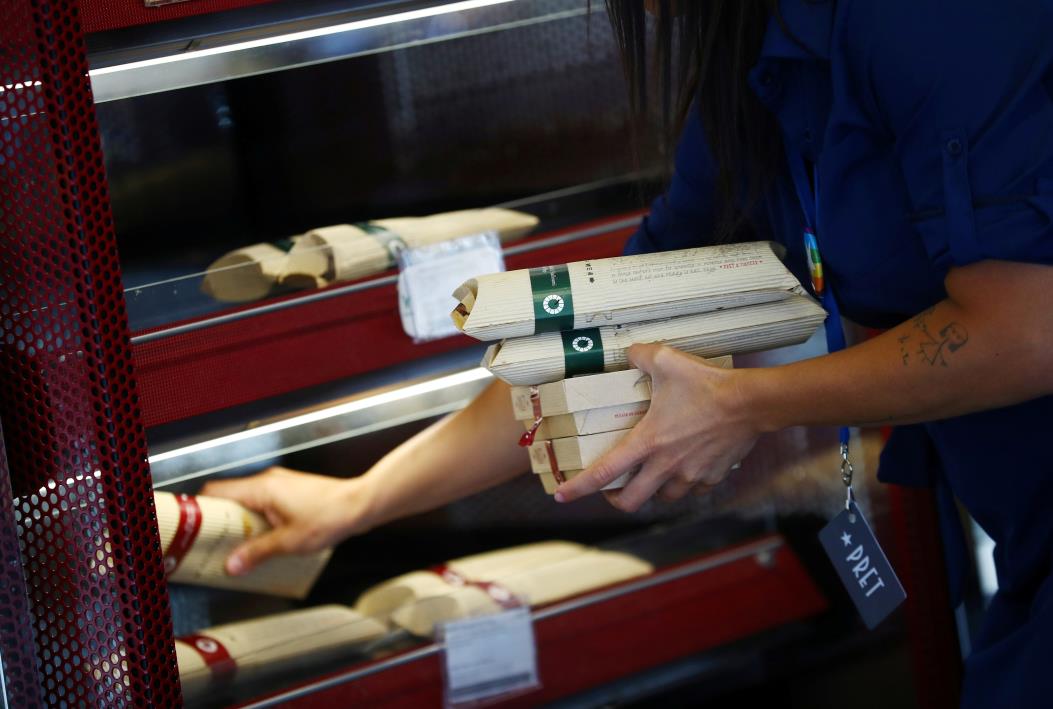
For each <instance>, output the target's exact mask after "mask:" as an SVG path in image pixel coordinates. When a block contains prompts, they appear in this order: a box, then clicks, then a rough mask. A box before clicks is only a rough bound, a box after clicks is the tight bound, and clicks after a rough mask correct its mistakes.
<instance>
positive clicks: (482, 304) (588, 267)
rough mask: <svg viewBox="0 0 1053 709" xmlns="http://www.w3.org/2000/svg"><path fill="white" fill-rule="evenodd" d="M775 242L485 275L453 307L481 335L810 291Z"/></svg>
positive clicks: (460, 321)
mask: <svg viewBox="0 0 1053 709" xmlns="http://www.w3.org/2000/svg"><path fill="white" fill-rule="evenodd" d="M773 248H775V246H774V245H773V244H772V243H771V242H764V241H759V242H753V243H747V244H725V245H721V246H706V247H702V248H696V249H684V250H681V251H666V252H662V253H654V254H643V255H638V256H619V257H615V258H606V259H596V260H593V261H577V262H574V263H569V264H566V265H562V266H546V267H544V268H534V269H529V270H518V271H508V272H505V273H494V274H490V275H484V276H478V277H476V278H473V279H471V280H468V281H466V282H465V283H463V284H462V285H461V286H460V287H459V288H458V289H457V290H456V291H454V294H453V297H454V298H456V299H457V300H459V301H460V302H459V303H458V305H457V307H456V308H455V309H454V311H453V312H452V313H451V316H452V317H453V320H454V322H455V323H456V324H457V327H459V328H460V329H461V330H462V331H463V332H464V333H465V334H466V335H470V336H472V337H474V338H476V339H479V340H500V339H503V338H507V337H525V336H528V335H535V334H538V333H543V332H556V331H566V330H576V329H580V328H586V327H602V326H612V325H624V324H626V323H635V322H644V321H648V320H664V319H666V318H671V317H677V316H682V315H693V314H695V313H704V312H711V311H715V310H723V309H725V308H738V307H742V306H746V305H753V304H757V303H767V302H771V301H776V300H782V299H784V298H787V297H789V296H791V295H794V294H800V293H803V292H804V291H803V289H802V288H801V285H800V283H799V282H798V281H797V279H796V278H795V277H794V275H793V274H792V273H790V271H788V270H787V269H786V267H785V266H784V265H783V263H782V261H780V260H779V257H778V256H777V255H776V254H775V252H774V251H773Z"/></svg>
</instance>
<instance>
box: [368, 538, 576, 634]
mask: <svg viewBox="0 0 1053 709" xmlns="http://www.w3.org/2000/svg"><path fill="white" fill-rule="evenodd" d="M585 550H586V547H584V546H582V545H581V544H576V543H574V542H564V541H549V542H537V543H535V544H524V545H522V546H517V547H512V548H510V549H499V550H497V551H491V552H485V553H483V554H474V555H472V556H466V557H464V558H461V559H454V560H453V561H448V562H446V564H445V567H446V568H447V569H449V570H451V571H452V572H453V573H455V574H458V575H460V576H461V577H463V578H469V579H479V578H490V577H493V576H499V575H501V574H509V573H514V572H516V571H519V570H523V569H529V568H533V567H535V566H543V565H545V564H552V563H555V562H558V561H562V560H563V559H569V558H571V557H575V556H579V555H581V554H582V553H584V552H585ZM449 588H450V584H449V581H448V580H446V579H444V578H443V576H442V575H441V574H437V573H435V572H433V571H413V572H410V573H408V574H403V575H402V576H397V577H396V578H393V579H391V580H390V581H385V582H384V583H381V584H379V585H377V586H374V587H373V588H371V589H369V590H367V591H365V592H364V593H363V594H362V595H361V596H359V598H358V602H357V603H356V604H355V610H357V611H358V612H360V613H362V614H363V615H368V616H372V617H374V618H378V619H381V620H383V621H385V622H386V621H387V620H388V619H389V618H390V616H391V614H392V613H393V612H394V611H395V609H397V608H400V607H402V606H404V605H406V604H408V603H414V602H416V601H417V600H419V599H421V598H426V597H428V596H433V595H436V594H443V593H446V592H447V591H449Z"/></svg>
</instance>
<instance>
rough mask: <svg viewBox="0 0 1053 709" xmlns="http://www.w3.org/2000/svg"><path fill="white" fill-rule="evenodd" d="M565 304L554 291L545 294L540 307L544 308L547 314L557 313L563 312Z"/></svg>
mask: <svg viewBox="0 0 1053 709" xmlns="http://www.w3.org/2000/svg"><path fill="white" fill-rule="evenodd" d="M565 306H566V303H564V302H563V298H562V297H561V296H558V295H556V294H555V293H552V294H551V295H546V296H545V299H544V300H543V301H541V307H542V308H544V309H545V312H546V313H548V314H549V315H559V314H560V313H562V312H563V308H564V307H565Z"/></svg>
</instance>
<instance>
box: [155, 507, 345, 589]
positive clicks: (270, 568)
mask: <svg viewBox="0 0 1053 709" xmlns="http://www.w3.org/2000/svg"><path fill="white" fill-rule="evenodd" d="M154 504H155V506H156V509H157V526H158V529H159V531H160V533H161V548H162V549H163V550H164V562H165V573H166V574H167V575H168V580H169V581H171V582H174V583H186V584H194V585H197V586H210V587H213V588H225V589H231V590H235V591H251V592H254V593H264V594H270V595H274V596H284V597H286V598H303V597H305V596H306V595H307V593H308V592H309V591H310V590H311V586H313V585H314V582H315V580H316V579H317V578H318V575H319V574H320V573H321V572H322V569H323V568H325V564H326V562H327V561H328V560H329V556H330V554H331V553H332V551H331V550H329V549H326V550H323V551H320V552H316V553H314V554H309V555H287V556H279V557H274V558H272V559H269V560H267V561H265V562H263V563H262V564H260V565H259V566H258V567H256V568H255V569H253V570H252V571H250V572H249V573H247V574H245V575H243V576H230V575H228V574H227V572H226V570H225V568H224V562H225V561H226V558H227V556H229V555H230V553H231V552H232V551H234V548H235V547H237V546H238V545H239V544H241V543H242V542H244V541H245V540H246V539H248V538H250V537H253V536H256V535H258V534H261V533H263V532H265V531H267V530H269V529H270V528H271V526H270V525H269V524H268V523H267V521H266V520H265V519H264V518H263V517H261V516H260V515H258V514H256V513H255V512H252V511H251V510H248V509H246V508H245V507H243V506H242V505H240V504H238V503H237V502H234V501H233V500H225V499H221V498H218V497H204V496H193V495H173V494H172V493H168V492H155V493H154Z"/></svg>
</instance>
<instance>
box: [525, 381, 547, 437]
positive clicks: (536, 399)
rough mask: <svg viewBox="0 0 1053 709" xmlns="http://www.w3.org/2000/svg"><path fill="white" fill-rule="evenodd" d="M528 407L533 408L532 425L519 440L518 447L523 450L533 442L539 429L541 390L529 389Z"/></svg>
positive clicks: (541, 417) (534, 387) (533, 387)
mask: <svg viewBox="0 0 1053 709" xmlns="http://www.w3.org/2000/svg"><path fill="white" fill-rule="evenodd" d="M530 405H531V406H532V407H533V408H534V425H533V426H531V427H530V430H529V431H527V432H526V433H524V434H523V435H522V436H521V437H520V438H519V445H520V446H522V447H523V448H526V447H527V446H529V445H530V444H531V443H533V442H534V436H535V435H537V430H538V429H539V428H540V427H541V420H542V419H543V418H544V416H542V415H541V390H540V389H538V388H537V387H536V386H532V387H530Z"/></svg>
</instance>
